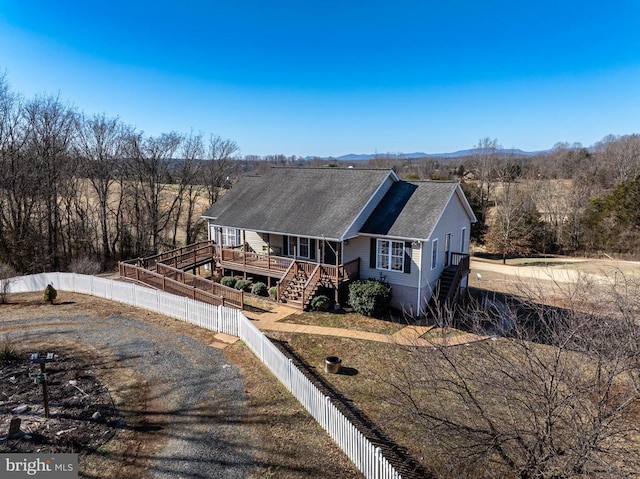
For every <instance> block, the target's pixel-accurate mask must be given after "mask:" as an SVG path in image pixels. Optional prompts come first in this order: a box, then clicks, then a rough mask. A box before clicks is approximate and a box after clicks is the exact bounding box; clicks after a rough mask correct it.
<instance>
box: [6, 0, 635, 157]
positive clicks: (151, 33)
mask: <svg viewBox="0 0 640 479" xmlns="http://www.w3.org/2000/svg"><path fill="white" fill-rule="evenodd" d="M639 25H640V2H638V1H637V0H630V1H616V0H613V1H609V2H596V1H591V0H584V1H582V2H564V1H562V0H555V1H547V0H538V1H536V2H517V1H513V0H511V1H492V0H487V1H485V2H478V1H462V0H449V1H445V0H442V1H440V2H432V1H426V0H425V1H402V0H398V1H396V2H391V1H378V0H368V1H360V0H353V1H349V0H346V1H345V0H342V1H323V2H320V1H313V0H307V1H304V2H300V1H296V2H293V1H277V0H273V1H270V2H266V1H262V2H261V1H248V0H234V1H224V2H222V1H191V0H184V1H182V2H163V1H161V0H157V1H154V2H147V1H146V0H145V1H138V2H131V1H126V2H125V1H119V0H112V1H110V2H86V1H85V2H73V1H65V0H57V1H55V2H54V1H50V0H47V1H32V0H19V1H18V0H0V71H4V72H5V73H6V74H7V79H8V81H9V83H10V85H11V87H12V88H13V90H15V91H16V92H20V93H22V94H24V95H25V96H27V97H31V96H33V95H35V94H40V93H48V94H59V95H60V97H61V98H63V99H64V100H66V101H68V102H69V103H71V104H73V105H75V106H76V107H77V108H78V109H79V110H81V111H84V112H85V113H87V114H94V113H103V112H104V113H106V114H108V115H111V116H119V117H120V118H121V119H122V120H123V121H124V122H126V123H129V124H132V125H133V126H135V127H136V128H138V129H139V130H142V131H144V132H145V133H147V134H149V135H156V134H159V133H162V132H168V131H174V130H175V131H179V132H189V131H190V130H192V129H193V130H195V131H202V132H204V133H205V134H209V133H214V134H217V135H220V136H222V137H223V138H230V139H232V140H235V141H236V142H237V143H238V145H239V146H240V148H241V153H242V154H257V155H267V154H278V153H282V154H286V155H294V154H295V155H300V156H306V155H320V156H338V155H343V154H348V153H374V152H378V153H409V152H415V151H423V152H427V153H438V152H449V151H455V150H459V149H466V148H471V147H473V146H474V145H475V144H477V143H478V140H479V139H480V138H484V137H490V138H497V139H498V141H499V142H500V143H501V144H502V145H503V146H504V147H505V148H511V147H516V148H522V149H524V150H529V151H532V150H540V149H547V148H550V147H552V146H553V145H554V144H555V143H556V142H560V141H562V142H570V143H573V142H580V143H582V144H583V145H585V146H590V145H592V144H593V143H595V142H596V141H598V140H600V139H602V138H603V137H604V136H605V135H607V134H610V133H613V134H616V135H621V134H629V133H640V27H639Z"/></svg>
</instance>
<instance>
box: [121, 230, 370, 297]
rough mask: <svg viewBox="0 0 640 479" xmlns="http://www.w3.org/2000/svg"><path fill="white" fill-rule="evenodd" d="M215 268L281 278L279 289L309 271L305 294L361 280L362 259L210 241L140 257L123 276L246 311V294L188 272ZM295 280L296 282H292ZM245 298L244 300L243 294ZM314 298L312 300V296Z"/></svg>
mask: <svg viewBox="0 0 640 479" xmlns="http://www.w3.org/2000/svg"><path fill="white" fill-rule="evenodd" d="M206 264H211V265H213V267H214V268H218V267H220V268H223V269H227V270H232V271H236V272H243V273H248V274H253V275H259V276H265V277H269V278H275V279H276V280H277V282H278V286H279V290H278V291H280V290H281V289H282V287H283V286H284V285H286V283H287V280H286V278H287V274H289V276H291V273H292V271H293V272H297V271H305V272H307V273H309V274H310V273H311V272H313V274H312V275H311V276H309V274H308V275H307V276H309V277H308V281H307V283H306V284H305V286H304V292H303V294H302V303H303V304H304V302H305V293H308V292H309V291H311V290H312V289H313V288H314V287H315V285H316V284H318V283H322V284H323V285H325V286H327V287H330V288H335V289H338V288H339V287H340V285H341V284H343V283H344V282H346V281H350V280H353V279H356V278H358V277H359V274H360V261H359V259H356V260H354V261H351V262H349V263H347V264H339V265H329V264H320V263H315V262H312V261H305V260H299V259H296V258H286V257H282V256H272V255H268V254H260V253H254V252H248V251H243V250H242V249H241V248H222V247H220V246H219V245H216V244H214V243H213V242H212V241H204V242H200V243H195V244H192V245H188V246H185V247H184V248H178V249H175V250H172V251H167V252H164V253H161V254H157V255H154V256H149V257H147V258H137V259H133V260H129V261H124V262H121V263H120V268H119V269H120V276H121V277H122V278H125V279H129V280H132V281H137V282H141V283H144V284H148V285H149V286H152V287H155V288H158V289H162V290H164V291H168V292H172V293H174V294H180V295H182V296H188V297H192V298H194V299H196V298H197V299H201V300H203V301H205V302H208V303H210V304H225V305H230V306H235V307H240V308H242V307H243V305H244V301H243V298H242V295H241V294H240V293H241V292H238V291H237V290H234V289H232V288H226V287H221V286H220V285H219V284H218V283H215V282H213V281H210V280H205V279H204V278H202V277H199V276H196V275H195V274H192V273H188V271H190V270H193V271H194V273H195V270H196V268H198V267H200V266H203V265H206ZM289 279H290V278H289ZM239 294H240V296H239ZM307 299H308V296H307Z"/></svg>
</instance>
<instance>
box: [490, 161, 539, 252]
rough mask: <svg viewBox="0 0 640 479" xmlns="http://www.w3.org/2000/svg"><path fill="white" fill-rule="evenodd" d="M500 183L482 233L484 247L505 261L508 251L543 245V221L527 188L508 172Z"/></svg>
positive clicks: (537, 247) (532, 249)
mask: <svg viewBox="0 0 640 479" xmlns="http://www.w3.org/2000/svg"><path fill="white" fill-rule="evenodd" d="M500 185H501V188H500V189H499V190H498V191H497V193H496V196H495V208H494V209H493V210H492V212H491V213H492V214H491V218H490V219H489V221H488V223H489V225H488V230H487V233H486V234H485V244H486V246H487V248H488V249H490V250H492V251H495V252H498V253H500V254H501V255H502V262H503V263H506V258H507V256H508V255H512V254H519V255H522V254H529V253H531V252H534V251H541V250H544V249H546V248H545V230H546V225H545V223H543V222H542V220H541V218H540V214H539V213H538V210H537V209H536V205H535V203H534V202H533V201H532V198H531V196H530V194H529V189H528V188H526V187H525V185H523V184H522V183H520V182H518V181H516V179H515V178H514V177H513V176H512V175H511V174H509V173H508V172H505V174H503V175H502V182H501V183H500Z"/></svg>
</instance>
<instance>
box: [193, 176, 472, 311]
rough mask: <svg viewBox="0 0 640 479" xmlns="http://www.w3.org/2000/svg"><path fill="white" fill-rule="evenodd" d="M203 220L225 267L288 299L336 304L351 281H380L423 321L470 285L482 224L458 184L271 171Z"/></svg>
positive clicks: (244, 183)
mask: <svg viewBox="0 0 640 479" xmlns="http://www.w3.org/2000/svg"><path fill="white" fill-rule="evenodd" d="M202 216H203V218H204V219H206V220H207V221H208V231H209V239H210V240H212V241H213V242H214V243H215V244H216V245H218V246H219V247H221V253H220V258H219V262H218V267H221V268H223V269H225V270H227V271H233V272H236V273H237V272H240V273H242V274H245V275H247V274H250V275H263V276H265V277H267V278H269V282H270V283H271V280H274V282H275V283H276V284H277V285H278V291H279V299H280V300H282V301H287V302H290V303H293V304H294V305H295V304H298V305H299V306H301V307H303V308H304V307H306V306H308V304H309V302H310V300H311V298H312V297H313V295H314V294H316V293H317V292H318V291H320V290H321V289H322V288H328V289H330V290H332V291H333V293H334V299H335V300H336V302H337V301H338V298H339V297H340V296H339V291H340V290H341V289H344V287H345V286H346V285H347V284H348V283H349V282H350V281H353V280H354V279H358V278H360V279H368V278H373V279H377V280H383V281H385V282H387V283H388V284H389V285H391V287H392V306H394V307H396V308H399V309H402V310H403V311H406V312H408V313H409V314H411V315H414V316H420V315H422V314H424V312H425V311H426V308H427V305H428V303H429V301H430V300H432V299H434V298H435V299H439V300H440V301H446V300H451V299H455V298H456V296H457V295H458V294H459V291H460V290H461V289H464V288H465V287H466V284H467V276H468V272H469V269H468V268H469V266H468V265H469V256H468V254H469V232H470V227H471V223H474V222H475V221H476V218H475V216H474V214H473V211H472V210H471V207H470V206H469V203H468V201H467V199H466V198H465V196H464V193H463V192H462V189H461V187H460V185H459V184H458V183H457V182H450V181H415V182H414V181H404V180H401V179H400V178H399V177H398V176H397V175H396V173H395V172H394V171H393V170H382V169H357V168H288V167H276V168H270V169H269V170H268V171H267V172H266V173H264V174H260V175H253V176H246V177H243V178H241V179H240V181H239V182H238V183H237V184H236V185H235V186H234V187H233V188H232V189H231V190H229V191H228V192H227V193H226V194H225V195H223V196H222V197H221V198H220V199H219V200H218V201H217V202H216V203H215V204H214V205H213V206H211V207H210V208H209V209H208V210H207V211H206V212H205V213H204V214H203V215H202Z"/></svg>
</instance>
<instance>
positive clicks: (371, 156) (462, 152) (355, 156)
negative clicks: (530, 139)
mask: <svg viewBox="0 0 640 479" xmlns="http://www.w3.org/2000/svg"><path fill="white" fill-rule="evenodd" d="M498 151H499V154H500V155H515V156H535V155H539V154H542V153H546V152H547V151H546V150H545V151H523V150H519V149H517V148H511V149H501V150H498ZM477 153H478V150H477V149H473V148H472V149H469V150H459V151H454V152H452V153H422V152H415V153H371V154H354V153H351V154H349V155H342V156H338V157H329V158H327V159H334V160H340V161H365V160H373V159H374V158H397V159H412V158H463V157H465V156H471V155H474V154H477Z"/></svg>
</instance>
